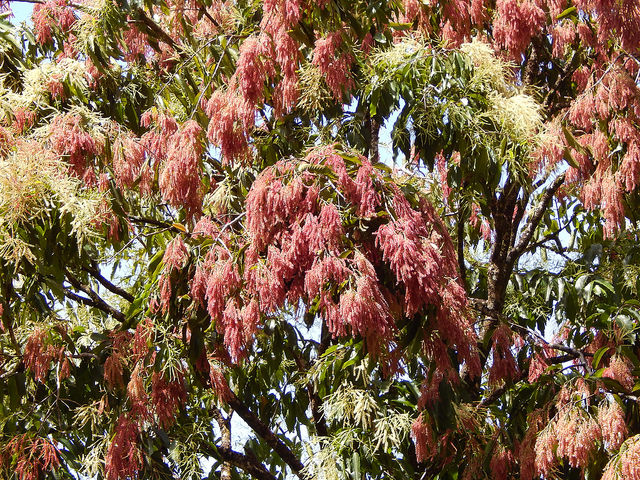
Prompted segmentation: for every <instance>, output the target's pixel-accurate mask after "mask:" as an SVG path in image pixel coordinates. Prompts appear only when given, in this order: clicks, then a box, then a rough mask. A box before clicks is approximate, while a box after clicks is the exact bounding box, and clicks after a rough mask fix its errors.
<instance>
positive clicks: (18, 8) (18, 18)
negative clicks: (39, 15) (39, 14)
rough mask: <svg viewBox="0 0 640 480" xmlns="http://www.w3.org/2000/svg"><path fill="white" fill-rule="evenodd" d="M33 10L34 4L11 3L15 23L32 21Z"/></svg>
mask: <svg viewBox="0 0 640 480" xmlns="http://www.w3.org/2000/svg"><path fill="white" fill-rule="evenodd" d="M32 10H33V4H31V3H20V2H11V11H12V12H13V19H12V22H13V23H20V22H24V21H30V20H31V11H32Z"/></svg>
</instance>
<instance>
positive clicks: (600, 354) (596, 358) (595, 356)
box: [593, 347, 609, 369]
mask: <svg viewBox="0 0 640 480" xmlns="http://www.w3.org/2000/svg"><path fill="white" fill-rule="evenodd" d="M608 351H609V347H602V348H600V349H598V351H597V352H596V353H594V354H593V368H594V369H597V368H598V365H600V360H602V357H603V356H604V354H605V353H607V352H608Z"/></svg>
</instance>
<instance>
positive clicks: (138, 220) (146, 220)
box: [127, 215, 189, 235]
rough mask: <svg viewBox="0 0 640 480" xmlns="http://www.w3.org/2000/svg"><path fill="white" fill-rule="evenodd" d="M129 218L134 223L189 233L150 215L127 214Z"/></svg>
mask: <svg viewBox="0 0 640 480" xmlns="http://www.w3.org/2000/svg"><path fill="white" fill-rule="evenodd" d="M127 218H128V219H129V220H131V221H132V222H133V223H141V224H143V225H153V226H154V227H161V228H164V229H166V230H170V231H172V232H176V233H183V234H185V235H189V232H186V231H184V230H182V229H180V228H178V227H176V226H175V225H174V224H172V223H168V222H163V221H162V220H156V219H155V218H149V217H135V216H133V215H127Z"/></svg>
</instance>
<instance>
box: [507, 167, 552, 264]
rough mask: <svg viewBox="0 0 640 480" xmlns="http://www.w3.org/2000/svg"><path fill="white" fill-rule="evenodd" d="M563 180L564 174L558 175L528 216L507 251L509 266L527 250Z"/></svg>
mask: <svg viewBox="0 0 640 480" xmlns="http://www.w3.org/2000/svg"><path fill="white" fill-rule="evenodd" d="M564 178H565V175H564V173H563V174H562V175H559V176H558V177H557V178H556V179H555V180H554V181H553V183H552V184H551V185H550V186H549V188H548V189H547V190H546V191H545V192H544V194H543V195H542V198H541V199H540V202H539V203H538V205H537V207H536V208H535V209H534V210H533V213H532V214H531V215H530V216H529V220H528V221H527V224H526V226H525V227H524V230H523V231H522V234H521V235H520V238H519V239H518V241H517V243H516V244H515V246H514V247H512V248H511V249H510V250H509V253H508V255H507V262H508V263H509V264H512V263H515V261H516V259H517V258H518V257H519V256H520V255H522V253H523V252H524V251H525V249H526V248H527V245H528V244H529V242H530V241H531V238H532V237H533V234H534V232H535V231H536V228H538V225H539V224H540V220H542V216H543V215H544V213H545V212H546V211H547V208H548V207H549V203H550V202H551V200H552V199H553V196H554V195H555V194H556V192H557V191H558V189H559V188H560V186H561V185H562V184H563V183H564Z"/></svg>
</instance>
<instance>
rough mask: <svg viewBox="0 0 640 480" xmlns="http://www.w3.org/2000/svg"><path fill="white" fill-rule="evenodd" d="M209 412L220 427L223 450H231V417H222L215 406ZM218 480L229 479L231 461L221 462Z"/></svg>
mask: <svg viewBox="0 0 640 480" xmlns="http://www.w3.org/2000/svg"><path fill="white" fill-rule="evenodd" d="M211 413H212V414H213V418H215V419H216V422H218V426H219V427H220V437H221V440H222V448H223V449H225V450H231V417H229V418H224V417H223V416H222V412H221V411H220V410H219V409H217V408H216V407H213V409H212V410H211ZM220 480H231V462H228V461H227V462H224V463H223V464H222V468H221V470H220Z"/></svg>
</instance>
